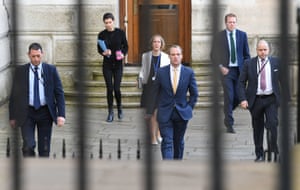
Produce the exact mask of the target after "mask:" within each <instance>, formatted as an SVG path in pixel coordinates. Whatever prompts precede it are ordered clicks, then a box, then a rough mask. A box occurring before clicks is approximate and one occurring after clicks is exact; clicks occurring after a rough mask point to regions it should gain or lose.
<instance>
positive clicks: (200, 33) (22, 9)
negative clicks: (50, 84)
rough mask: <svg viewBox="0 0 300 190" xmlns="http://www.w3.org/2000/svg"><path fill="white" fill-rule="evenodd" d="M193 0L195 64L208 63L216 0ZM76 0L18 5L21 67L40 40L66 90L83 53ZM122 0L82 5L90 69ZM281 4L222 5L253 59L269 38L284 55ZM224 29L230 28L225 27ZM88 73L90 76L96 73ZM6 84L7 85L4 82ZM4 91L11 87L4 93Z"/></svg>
mask: <svg viewBox="0 0 300 190" xmlns="http://www.w3.org/2000/svg"><path fill="white" fill-rule="evenodd" d="M191 1H192V12H191V16H192V63H193V64H208V63H209V50H210V44H211V43H210V42H211V34H210V30H211V17H210V10H209V3H210V2H211V1H210V0H191ZM299 1H300V0H297V1H296V0H293V1H291V5H290V28H289V32H290V42H291V43H290V48H291V50H292V51H291V58H292V61H293V62H292V65H291V66H290V69H291V71H292V72H291V74H292V75H291V77H292V79H291V81H292V85H291V86H292V94H293V95H294V96H295V95H296V86H297V84H296V82H297V80H296V79H297V68H298V67H297V66H296V61H297V55H296V52H297V41H296V40H297V38H296V37H297V24H296V7H297V3H298V2H299ZM76 2H77V1H76V0H51V1H50V0H39V1H36V0H20V1H18V13H19V17H18V19H19V25H18V26H19V32H18V46H17V47H18V48H19V49H18V52H19V53H20V54H19V56H18V57H17V61H18V62H19V63H24V62H27V61H28V58H27V48H28V45H29V44H30V43H31V42H33V41H37V42H40V43H41V44H42V46H43V47H44V50H45V61H47V62H49V63H52V64H55V65H56V66H57V67H58V70H59V72H60V73H61V77H62V80H63V85H64V87H65V88H72V86H73V80H74V78H73V76H74V75H73V73H74V69H75V67H74V64H75V63H76V53H77V41H76V34H77V33H76V32H77V23H78V5H76ZM118 2H119V0H111V1H107V0H86V1H84V3H83V4H82V8H83V10H84V13H85V14H84V15H82V19H84V20H85V24H84V37H83V38H84V48H83V49H82V51H84V59H85V60H86V61H87V63H88V66H89V67H88V68H89V69H90V70H93V69H96V68H97V69H99V68H98V66H99V64H100V63H99V62H100V61H101V60H100V57H99V55H98V54H97V50H96V38H97V33H98V32H99V31H100V30H102V29H103V28H104V26H103V23H102V15H103V13H104V12H107V11H110V12H113V13H115V17H116V25H117V26H118V22H119V20H118V10H119V7H118ZM298 4H299V3H298ZM4 5H5V6H8V7H9V5H10V1H9V0H4V3H0V19H1V23H0V25H1V26H2V25H4V26H2V27H1V28H0V31H1V36H0V48H1V50H2V49H3V50H2V51H0V53H1V56H0V57H1V58H0V59H3V61H1V62H0V72H1V73H0V77H1V79H2V78H3V80H4V81H8V78H9V77H7V76H9V72H8V71H7V68H8V65H9V60H10V56H9V55H10V52H9V51H8V50H9V42H8V38H7V30H8V23H7V12H6V9H5V6H4ZM278 7H279V6H278V4H277V3H275V2H274V1H273V0H265V1H256V0H247V1H236V0H223V1H221V5H220V8H219V9H220V12H221V14H220V15H222V18H221V19H222V20H223V16H224V15H225V14H226V13H228V12H233V13H236V14H237V16H238V28H240V29H242V30H244V31H246V32H247V33H248V37H249V44H250V50H251V55H252V56H254V55H255V54H256V53H255V44H256V42H257V40H258V39H260V38H266V39H267V40H268V41H269V42H270V43H271V48H272V54H273V55H277V54H278V42H277V41H278V36H279V34H280V31H279V29H278V24H279V16H278V15H279V11H278ZM222 27H224V26H222ZM90 70H88V72H89V71H90ZM3 80H2V81H3ZM7 86H9V82H5V83H1V86H0V89H1V93H0V101H1V100H2V99H5V97H7V89H8V87H7ZM2 89H5V90H4V91H3V90H2Z"/></svg>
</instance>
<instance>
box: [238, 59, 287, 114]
mask: <svg viewBox="0 0 300 190" xmlns="http://www.w3.org/2000/svg"><path fill="white" fill-rule="evenodd" d="M257 59H258V57H254V58H251V59H249V60H247V61H245V64H244V68H243V70H242V72H241V74H240V78H239V96H240V97H239V99H240V101H243V100H247V101H248V107H249V109H250V110H251V108H252V106H253V104H254V101H255V97H256V92H257V87H258V67H257V62H258V61H257ZM268 59H269V61H270V64H271V78H272V79H271V80H272V88H273V93H274V95H275V97H276V104H277V105H278V106H279V104H280V88H281V87H283V86H285V87H287V89H288V84H286V85H283V84H284V83H283V82H284V80H283V77H282V75H281V74H280V64H279V60H278V59H277V58H274V57H268Z"/></svg>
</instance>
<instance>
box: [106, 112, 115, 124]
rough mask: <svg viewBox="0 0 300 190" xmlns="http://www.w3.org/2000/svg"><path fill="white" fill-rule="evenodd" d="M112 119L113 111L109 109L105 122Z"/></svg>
mask: <svg viewBox="0 0 300 190" xmlns="http://www.w3.org/2000/svg"><path fill="white" fill-rule="evenodd" d="M113 120H114V112H113V111H109V112H108V116H107V119H106V121H107V122H112V121H113Z"/></svg>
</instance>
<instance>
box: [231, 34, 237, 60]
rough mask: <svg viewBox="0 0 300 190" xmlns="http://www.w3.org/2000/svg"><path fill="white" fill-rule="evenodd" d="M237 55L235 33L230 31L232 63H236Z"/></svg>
mask: <svg viewBox="0 0 300 190" xmlns="http://www.w3.org/2000/svg"><path fill="white" fill-rule="evenodd" d="M235 60H236V56H235V44H234V40H233V33H232V32H230V61H231V63H235Z"/></svg>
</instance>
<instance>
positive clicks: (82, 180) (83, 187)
mask: <svg viewBox="0 0 300 190" xmlns="http://www.w3.org/2000/svg"><path fill="white" fill-rule="evenodd" d="M83 3H84V1H83V0H78V1H77V6H78V12H77V15H78V23H77V43H78V48H77V68H76V69H77V70H76V78H77V79H78V86H77V89H76V90H77V93H78V99H77V101H78V102H77V103H78V106H77V108H78V109H77V112H78V117H77V119H78V121H77V124H78V126H77V129H78V133H77V135H78V138H79V144H78V150H79V155H78V162H79V163H78V173H77V175H78V183H79V184H78V189H79V190H88V187H87V183H86V181H87V179H88V177H87V172H86V168H87V167H86V158H85V155H86V151H85V148H84V147H85V143H86V141H85V136H86V133H87V127H86V126H85V124H86V122H85V121H86V115H85V113H86V106H85V105H84V102H85V100H86V95H85V92H86V91H85V85H84V81H85V79H86V77H85V66H84V53H85V52H84V50H85V49H86V48H85V47H84V44H83V42H84V41H83V35H84V21H85V17H84V11H83Z"/></svg>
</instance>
